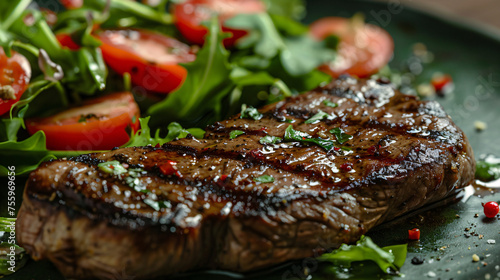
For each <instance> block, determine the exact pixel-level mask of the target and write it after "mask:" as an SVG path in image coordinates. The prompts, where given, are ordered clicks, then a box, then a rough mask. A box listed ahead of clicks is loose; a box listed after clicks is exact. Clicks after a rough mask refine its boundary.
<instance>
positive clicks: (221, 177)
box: [219, 174, 227, 182]
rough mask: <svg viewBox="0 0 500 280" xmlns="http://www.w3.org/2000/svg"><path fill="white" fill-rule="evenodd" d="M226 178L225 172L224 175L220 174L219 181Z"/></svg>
mask: <svg viewBox="0 0 500 280" xmlns="http://www.w3.org/2000/svg"><path fill="white" fill-rule="evenodd" d="M226 179H227V175H226V174H224V175H221V176H220V178H219V181H222V182H224V181H226Z"/></svg>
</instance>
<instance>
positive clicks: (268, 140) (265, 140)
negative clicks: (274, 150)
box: [259, 135, 283, 145]
mask: <svg viewBox="0 0 500 280" xmlns="http://www.w3.org/2000/svg"><path fill="white" fill-rule="evenodd" d="M282 140H283V139H281V138H280V137H276V136H271V135H266V136H264V137H262V138H260V140H259V143H261V144H263V145H266V144H278V143H280V142H281V141H282Z"/></svg>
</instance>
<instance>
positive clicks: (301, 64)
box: [226, 13, 335, 76]
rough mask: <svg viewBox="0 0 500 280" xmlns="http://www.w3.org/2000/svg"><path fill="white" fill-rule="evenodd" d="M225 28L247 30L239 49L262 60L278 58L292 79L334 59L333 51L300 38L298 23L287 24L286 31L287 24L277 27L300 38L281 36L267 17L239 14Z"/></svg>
mask: <svg viewBox="0 0 500 280" xmlns="http://www.w3.org/2000/svg"><path fill="white" fill-rule="evenodd" d="M282 21H283V20H282ZM226 25H228V26H230V27H233V28H238V29H244V30H249V34H248V35H247V36H246V37H244V38H242V39H240V40H239V41H238V42H237V46H238V47H239V48H241V49H246V48H253V51H254V52H255V54H256V55H257V56H260V57H261V58H262V59H268V60H271V59H272V58H274V57H276V56H279V58H280V62H281V64H282V65H283V68H284V69H285V70H286V71H287V73H289V74H290V75H292V76H299V75H305V74H307V73H309V72H311V71H313V70H314V69H316V68H317V67H318V66H320V65H321V64H323V63H325V62H328V61H331V60H333V59H334V58H335V51H334V50H332V49H330V48H328V47H326V45H325V44H324V42H322V41H316V40H314V39H312V38H311V37H310V36H308V35H307V34H303V33H304V30H302V29H300V28H299V27H297V26H300V25H299V24H298V23H297V24H296V25H293V24H288V29H286V28H287V27H286V26H287V24H286V23H281V24H280V26H279V27H280V28H281V29H282V30H283V29H284V30H285V32H284V33H288V34H294V35H296V34H298V35H299V36H289V37H284V36H282V35H281V34H280V32H279V30H278V29H277V26H276V25H275V23H274V22H273V19H272V18H271V16H270V15H269V14H268V13H258V14H240V15H237V16H235V17H233V18H231V19H229V20H227V21H226ZM288 30H290V31H288Z"/></svg>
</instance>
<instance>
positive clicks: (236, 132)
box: [229, 130, 245, 139]
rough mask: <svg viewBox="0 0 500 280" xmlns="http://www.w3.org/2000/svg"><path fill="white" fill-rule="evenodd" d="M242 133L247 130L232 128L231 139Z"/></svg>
mask: <svg viewBox="0 0 500 280" xmlns="http://www.w3.org/2000/svg"><path fill="white" fill-rule="evenodd" d="M242 134H245V131H241V130H232V131H231V132H230V133H229V139H234V138H236V137H238V136H240V135H242Z"/></svg>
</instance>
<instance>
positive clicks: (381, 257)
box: [318, 236, 407, 273]
mask: <svg viewBox="0 0 500 280" xmlns="http://www.w3.org/2000/svg"><path fill="white" fill-rule="evenodd" d="M406 252H407V244H403V245H396V246H389V247H384V248H380V247H378V246H377V245H376V244H375V243H374V242H373V241H372V240H371V238H369V237H367V236H361V238H360V240H359V241H358V242H356V245H346V244H342V245H341V246H340V248H338V249H337V250H334V251H333V252H331V253H326V254H323V255H321V256H320V257H318V260H320V261H327V262H331V263H333V264H335V265H338V264H342V265H346V266H350V265H351V263H352V262H357V261H374V262H375V263H376V264H377V265H378V266H379V267H380V269H381V270H382V271H383V272H385V273H389V272H391V270H393V271H398V269H399V268H400V267H401V266H403V264H404V261H405V259H406ZM396 256H397V258H396Z"/></svg>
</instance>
